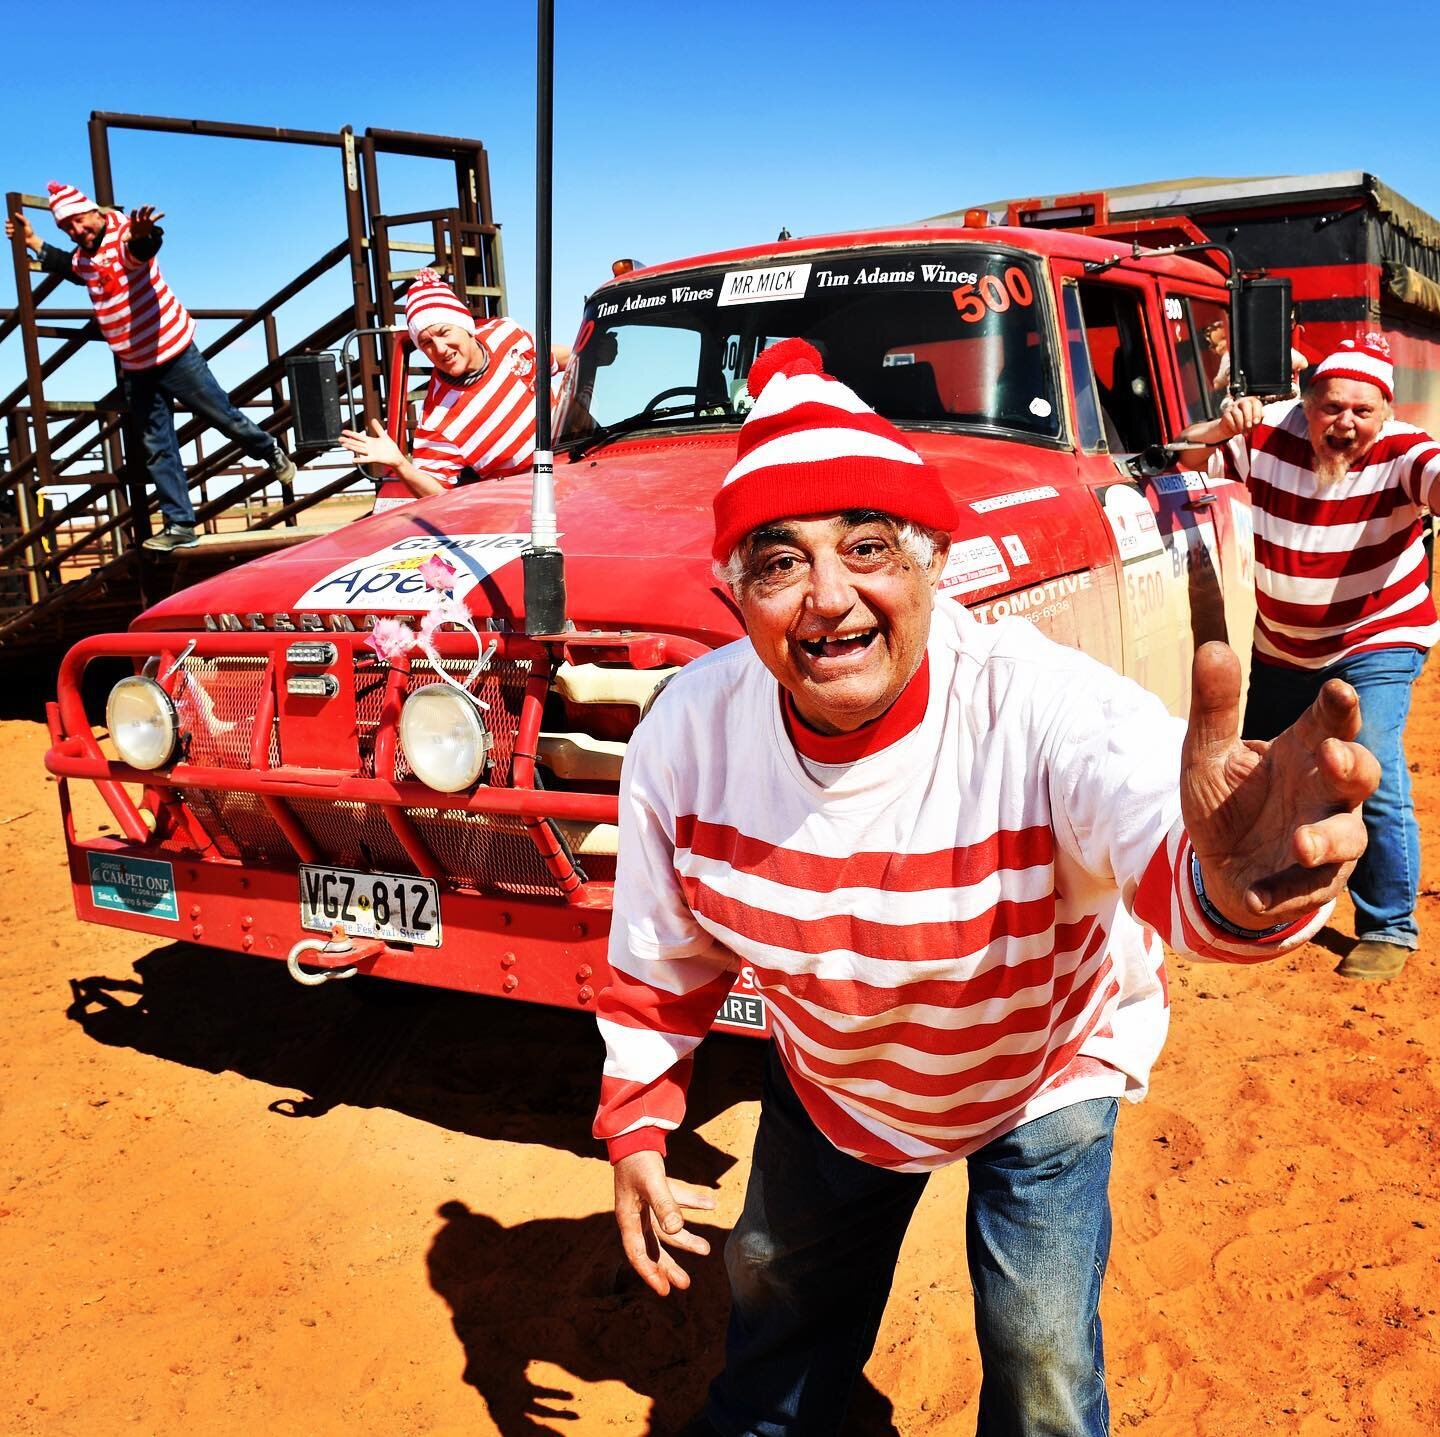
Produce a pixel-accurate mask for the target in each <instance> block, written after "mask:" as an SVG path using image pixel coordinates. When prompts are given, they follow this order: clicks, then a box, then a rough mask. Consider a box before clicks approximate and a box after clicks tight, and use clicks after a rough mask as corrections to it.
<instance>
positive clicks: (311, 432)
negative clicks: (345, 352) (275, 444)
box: [285, 354, 345, 449]
mask: <svg viewBox="0 0 1440 1437" xmlns="http://www.w3.org/2000/svg"><path fill="white" fill-rule="evenodd" d="M285 383H286V386H287V388H288V389H289V391H290V417H291V420H292V422H293V423H294V426H295V447H296V449H329V448H330V447H331V446H332V445H333V444H335V443H336V441H337V440H338V439H339V438H340V431H341V430H342V429H343V428H344V427H345V422H344V420H343V419H342V417H341V414H340V377H339V373H338V371H337V369H336V365H335V356H334V355H333V354H292V355H290V356H289V358H288V359H286V361H285Z"/></svg>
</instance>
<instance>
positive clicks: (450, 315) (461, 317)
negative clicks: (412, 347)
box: [405, 269, 475, 344]
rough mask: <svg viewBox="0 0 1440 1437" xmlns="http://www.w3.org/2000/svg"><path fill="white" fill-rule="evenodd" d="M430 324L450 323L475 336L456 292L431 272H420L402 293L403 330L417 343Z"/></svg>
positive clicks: (472, 325)
mask: <svg viewBox="0 0 1440 1437" xmlns="http://www.w3.org/2000/svg"><path fill="white" fill-rule="evenodd" d="M432 324H453V325H454V326H455V327H456V328H457V329H463V330H464V331H465V333H466V334H474V333H475V316H474V315H473V314H471V313H470V311H469V310H468V309H466V308H465V306H464V304H463V303H461V301H460V299H459V297H458V296H457V295H456V293H455V291H454V290H453V289H451V288H450V286H449V285H448V284H446V283H445V280H444V278H443V277H442V276H441V275H439V274H437V273H436V272H435V271H434V270H433V269H422V270H421V271H420V273H419V274H417V275H416V276H415V283H414V284H412V285H411V286H410V288H409V289H408V290H406V292H405V327H406V328H407V329H408V330H409V331H410V338H411V339H412V340H413V341H414V342H415V343H416V344H419V343H420V336H421V335H422V334H423V333H424V332H425V331H426V330H427V329H429V328H430V326H431V325H432Z"/></svg>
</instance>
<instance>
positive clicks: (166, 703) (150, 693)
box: [105, 674, 180, 773]
mask: <svg viewBox="0 0 1440 1437" xmlns="http://www.w3.org/2000/svg"><path fill="white" fill-rule="evenodd" d="M105 727H106V728H107V729H108V730H109V731H110V741H111V743H113V744H114V745H115V751H116V753H118V754H119V755H120V757H121V759H122V760H123V761H124V762H125V763H127V764H128V765H129V766H130V767H131V768H138V769H140V770H141V771H142V772H145V773H149V772H152V771H153V770H154V769H157V768H164V767H165V765H166V764H167V763H169V762H170V761H171V760H172V759H173V758H174V757H175V751H176V749H178V748H179V746H180V718H179V715H178V714H177V713H176V712H175V704H174V702H173V701H172V700H171V698H170V695H169V694H167V693H166V692H165V690H164V689H162V688H161V687H160V685H159V684H157V683H156V682H155V680H154V679H148V678H144V677H142V676H141V675H140V674H129V675H127V676H126V677H125V678H123V679H121V680H120V681H119V683H117V684H116V685H115V687H114V688H112V689H111V690H110V697H109V698H108V699H106V701H105Z"/></svg>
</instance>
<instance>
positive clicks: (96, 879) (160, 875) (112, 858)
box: [85, 853, 180, 923]
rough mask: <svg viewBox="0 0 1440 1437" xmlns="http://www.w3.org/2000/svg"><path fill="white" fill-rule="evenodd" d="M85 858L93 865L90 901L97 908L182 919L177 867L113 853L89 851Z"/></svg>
mask: <svg viewBox="0 0 1440 1437" xmlns="http://www.w3.org/2000/svg"><path fill="white" fill-rule="evenodd" d="M85 861H86V863H88V864H89V866H90V901H91V902H92V903H94V905H95V906H96V907H97V908H108V909H109V910H110V911H111V912H112V913H134V914H136V915H137V916H139V917H141V918H166V919H168V920H169V921H170V922H172V923H178V922H179V921H180V907H179V905H178V904H177V902H176V901H175V869H174V868H173V867H172V866H171V865H170V864H168V863H162V862H160V861H158V860H156V859H153V858H123V857H120V856H119V855H116V854H109V853H87V854H86V855H85Z"/></svg>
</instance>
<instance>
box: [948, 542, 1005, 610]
mask: <svg viewBox="0 0 1440 1437" xmlns="http://www.w3.org/2000/svg"><path fill="white" fill-rule="evenodd" d="M1009 577H1010V570H1009V568H1008V567H1006V564H1005V559H1004V556H1003V555H1002V554H1001V553H1000V546H999V545H998V544H997V543H996V542H995V541H994V539H992V538H991V537H990V536H989V535H988V534H981V535H979V536H978V537H977V538H974V539H964V540H962V541H961V542H960V543H958V544H952V545H951V546H950V555H949V557H948V558H947V559H946V560H945V568H944V570H943V571H942V572H941V574H940V585H939V588H940V592H941V593H942V594H948V595H949V596H950V597H951V598H952V599H958V598H959V597H960V595H961V594H969V593H973V592H974V591H975V590H976V589H988V588H990V587H991V586H992V585H994V584H1003V583H1004V582H1005V581H1006V580H1007V579H1008V578H1009Z"/></svg>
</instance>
